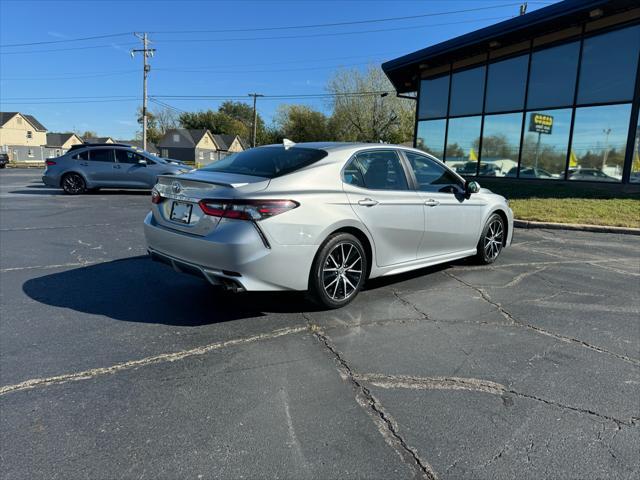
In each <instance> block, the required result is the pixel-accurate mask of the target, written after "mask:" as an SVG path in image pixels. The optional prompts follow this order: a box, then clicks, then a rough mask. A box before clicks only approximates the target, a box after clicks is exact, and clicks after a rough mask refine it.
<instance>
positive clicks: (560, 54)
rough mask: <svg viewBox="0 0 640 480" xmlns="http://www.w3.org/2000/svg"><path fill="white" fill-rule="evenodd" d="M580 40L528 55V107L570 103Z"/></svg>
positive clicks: (574, 82)
mask: <svg viewBox="0 0 640 480" xmlns="http://www.w3.org/2000/svg"><path fill="white" fill-rule="evenodd" d="M579 56H580V42H572V43H568V44H566V45H560V46H559V47H553V48H547V49H545V50H540V51H538V52H535V53H534V54H533V56H532V57H531V73H530V75H529V93H528V96H527V108H545V107H562V106H565V105H572V104H573V95H574V92H575V85H576V72H577V69H578V57H579Z"/></svg>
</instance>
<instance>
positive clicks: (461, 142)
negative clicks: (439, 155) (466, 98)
mask: <svg viewBox="0 0 640 480" xmlns="http://www.w3.org/2000/svg"><path fill="white" fill-rule="evenodd" d="M481 123H482V117H481V116H477V117H460V118H451V119H449V133H448V135H447V149H446V154H445V160H446V162H447V165H448V166H449V167H450V168H453V169H454V170H455V169H457V168H461V169H462V170H464V172H465V175H475V173H476V163H477V162H478V156H479V151H478V145H479V144H480V124H481ZM467 171H469V172H470V173H467Z"/></svg>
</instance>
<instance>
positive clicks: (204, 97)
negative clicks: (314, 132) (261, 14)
mask: <svg viewBox="0 0 640 480" xmlns="http://www.w3.org/2000/svg"><path fill="white" fill-rule="evenodd" d="M385 93H386V94H390V93H395V90H374V91H364V92H339V93H307V94H276V95H260V96H261V97H262V98H264V99H265V100H268V99H273V100H282V99H302V98H332V97H362V96H373V95H382V94H385ZM151 98H155V99H158V98H163V99H171V100H235V99H244V98H246V96H245V95H152V97H151Z"/></svg>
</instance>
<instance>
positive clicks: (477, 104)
mask: <svg viewBox="0 0 640 480" xmlns="http://www.w3.org/2000/svg"><path fill="white" fill-rule="evenodd" d="M484 72H485V67H478V68H472V69H471V70H464V71H462V72H457V73H454V74H453V78H452V79H451V107H450V112H449V115H469V114H473V113H482V98H483V96H484Z"/></svg>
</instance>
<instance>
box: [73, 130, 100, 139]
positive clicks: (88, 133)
mask: <svg viewBox="0 0 640 480" xmlns="http://www.w3.org/2000/svg"><path fill="white" fill-rule="evenodd" d="M75 134H76V135H78V136H79V137H80V138H82V139H83V140H84V139H85V138H96V137H97V136H98V134H97V133H96V132H94V131H93V130H85V131H84V132H79V131H78V132H75Z"/></svg>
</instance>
